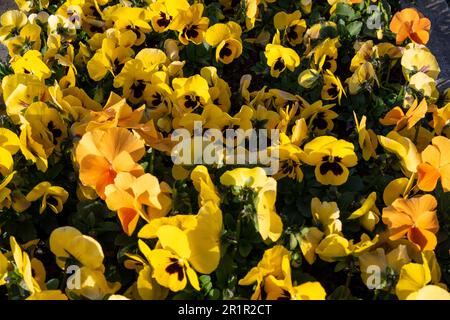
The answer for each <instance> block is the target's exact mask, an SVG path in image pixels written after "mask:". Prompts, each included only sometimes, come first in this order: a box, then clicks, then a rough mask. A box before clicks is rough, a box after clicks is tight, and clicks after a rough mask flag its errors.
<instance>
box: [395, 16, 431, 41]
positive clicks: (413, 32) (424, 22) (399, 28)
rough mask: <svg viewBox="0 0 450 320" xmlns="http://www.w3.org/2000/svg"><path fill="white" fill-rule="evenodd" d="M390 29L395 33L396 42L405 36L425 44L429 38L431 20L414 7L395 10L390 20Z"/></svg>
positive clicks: (403, 39) (402, 39)
mask: <svg viewBox="0 0 450 320" xmlns="http://www.w3.org/2000/svg"><path fill="white" fill-rule="evenodd" d="M389 27H390V29H391V31H392V32H394V33H396V34H397V37H396V40H397V44H401V43H402V42H403V41H405V39H406V38H410V39H411V40H412V41H414V42H415V43H418V44H427V42H428V40H429V39H430V28H431V22H430V20H429V19H427V18H425V17H424V16H423V15H422V14H421V13H420V12H419V11H417V10H416V9H414V8H406V9H403V10H402V11H400V12H397V13H396V14H395V15H394V17H393V18H392V20H391V24H390V26H389Z"/></svg>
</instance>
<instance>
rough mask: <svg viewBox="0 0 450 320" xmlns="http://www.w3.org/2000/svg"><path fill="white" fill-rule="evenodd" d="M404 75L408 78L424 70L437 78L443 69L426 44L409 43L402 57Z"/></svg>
mask: <svg viewBox="0 0 450 320" xmlns="http://www.w3.org/2000/svg"><path fill="white" fill-rule="evenodd" d="M401 65H402V68H403V75H404V76H405V79H406V80H408V79H409V77H410V76H411V75H413V74H414V73H416V72H424V73H425V74H427V75H428V76H430V77H431V78H433V79H435V80H436V79H437V78H438V76H439V73H440V72H441V69H440V68H439V65H438V62H437V60H436V58H435V57H434V55H433V54H432V53H431V52H430V50H429V49H427V48H426V47H424V46H418V45H414V44H409V45H408V46H407V47H406V50H405V51H404V52H403V56H402V59H401Z"/></svg>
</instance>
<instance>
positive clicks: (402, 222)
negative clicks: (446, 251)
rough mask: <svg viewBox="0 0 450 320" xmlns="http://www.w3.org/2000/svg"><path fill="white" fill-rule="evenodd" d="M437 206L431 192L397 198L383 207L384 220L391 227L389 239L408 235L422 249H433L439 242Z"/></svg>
mask: <svg viewBox="0 0 450 320" xmlns="http://www.w3.org/2000/svg"><path fill="white" fill-rule="evenodd" d="M436 206H437V201H436V198H435V197H433V196H432V195H430V194H426V195H423V196H421V197H416V198H411V199H403V198H398V199H397V200H395V201H394V202H393V203H392V204H391V205H390V206H389V207H387V208H384V209H383V222H384V223H385V224H386V225H387V226H388V228H389V239H390V240H398V239H401V238H402V237H403V236H405V235H407V237H408V239H409V241H411V242H412V243H415V244H416V245H417V246H419V247H420V249H421V250H423V251H426V250H433V249H434V248H435V247H436V244H437V238H436V232H437V231H438V230H439V222H438V219H437V216H436V211H435V209H436Z"/></svg>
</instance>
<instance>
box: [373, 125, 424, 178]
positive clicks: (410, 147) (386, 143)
mask: <svg viewBox="0 0 450 320" xmlns="http://www.w3.org/2000/svg"><path fill="white" fill-rule="evenodd" d="M378 141H379V143H380V144H381V146H382V147H383V148H384V149H386V150H387V151H389V152H392V153H394V154H395V155H396V156H397V157H398V159H399V160H400V165H401V166H402V170H403V171H404V172H405V174H407V175H408V176H410V175H411V174H412V173H414V172H417V166H418V165H419V164H420V163H421V158H420V154H419V152H418V151H417V148H416V146H415V145H414V143H413V142H412V141H411V140H410V139H408V138H406V137H403V136H401V135H400V134H399V133H397V132H396V131H391V132H389V133H388V134H387V136H380V135H379V136H378Z"/></svg>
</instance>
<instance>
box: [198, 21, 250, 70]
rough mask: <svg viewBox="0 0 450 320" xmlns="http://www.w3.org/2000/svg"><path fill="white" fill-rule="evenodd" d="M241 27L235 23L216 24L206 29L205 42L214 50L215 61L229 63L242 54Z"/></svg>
mask: <svg viewBox="0 0 450 320" xmlns="http://www.w3.org/2000/svg"><path fill="white" fill-rule="evenodd" d="M241 34H242V30H241V26H240V25H239V24H237V23H236V22H233V21H229V22H227V23H216V24H215V25H213V26H211V27H209V28H208V30H207V31H206V35H205V40H206V42H207V43H208V44H209V45H210V46H213V47H217V48H216V61H220V62H222V63H224V64H229V63H231V62H232V61H233V60H234V59H236V58H238V57H239V56H240V55H241V54H242V43H241Z"/></svg>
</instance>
